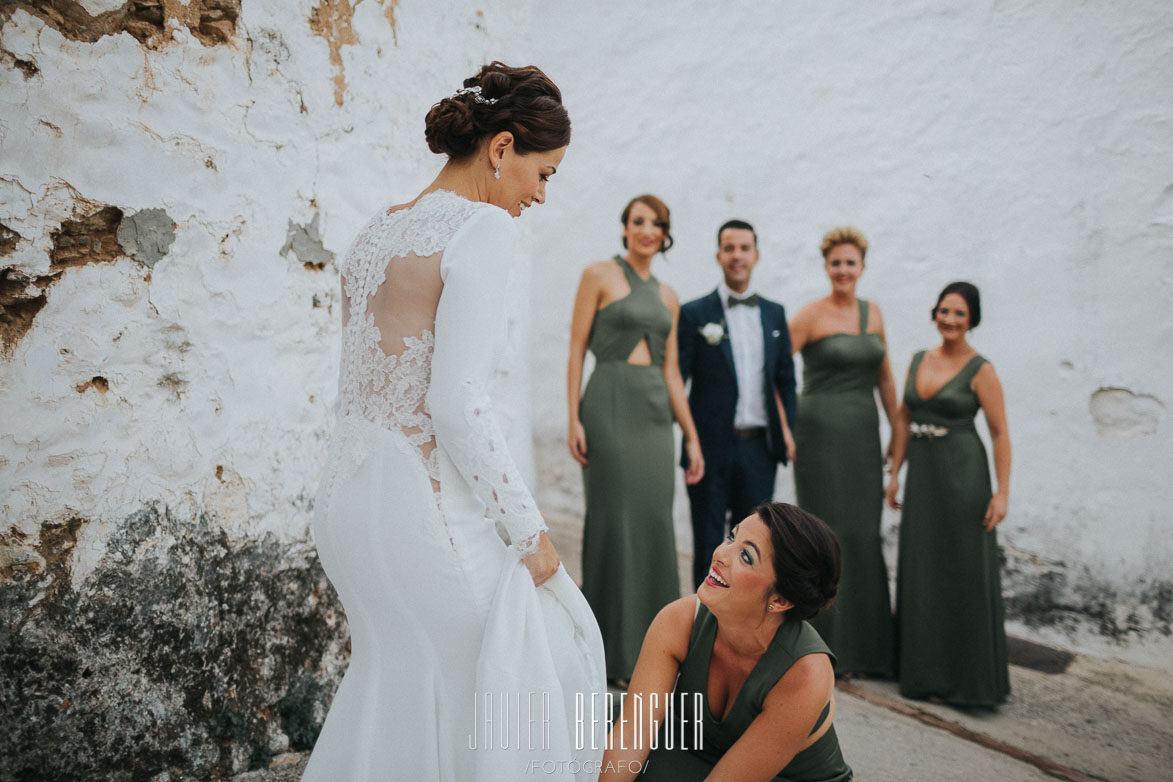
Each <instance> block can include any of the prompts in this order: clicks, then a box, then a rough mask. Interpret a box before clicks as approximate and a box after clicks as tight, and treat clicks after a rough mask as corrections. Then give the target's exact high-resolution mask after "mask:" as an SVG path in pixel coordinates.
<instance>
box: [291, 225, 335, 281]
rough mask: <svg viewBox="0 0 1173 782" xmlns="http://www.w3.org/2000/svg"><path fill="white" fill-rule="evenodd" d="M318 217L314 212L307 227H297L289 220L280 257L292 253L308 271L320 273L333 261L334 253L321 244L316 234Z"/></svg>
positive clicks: (318, 235) (319, 237)
mask: <svg viewBox="0 0 1173 782" xmlns="http://www.w3.org/2000/svg"><path fill="white" fill-rule="evenodd" d="M318 217H319V215H318V214H317V213H316V212H315V213H314V219H313V220H311V221H310V223H309V225H298V224H296V223H294V222H293V221H292V220H290V221H289V230H288V232H287V233H286V234H285V244H284V245H283V246H282V247H281V254H282V255H288V254H289V253H291V252H292V253H293V254H294V255H295V256H297V259H298V260H299V261H301V262H302V264H303V265H304V266H305V268H306V269H308V270H310V271H321V270H322V269H324V268H326V264H328V263H331V262H333V260H334V253H332V252H330V251H329V250H327V249H326V248H325V246H324V245H323V244H322V237H321V235H320V234H319V233H318Z"/></svg>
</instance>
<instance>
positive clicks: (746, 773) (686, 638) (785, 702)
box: [600, 502, 852, 782]
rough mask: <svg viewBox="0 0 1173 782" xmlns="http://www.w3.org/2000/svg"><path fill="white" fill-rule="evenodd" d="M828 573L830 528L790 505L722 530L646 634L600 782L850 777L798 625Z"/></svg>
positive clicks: (821, 681)
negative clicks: (706, 564) (701, 576)
mask: <svg viewBox="0 0 1173 782" xmlns="http://www.w3.org/2000/svg"><path fill="white" fill-rule="evenodd" d="M839 566H840V563H839V544H838V543H837V542H836V540H835V536H834V534H833V533H832V532H831V530H830V529H829V528H828V527H827V525H826V524H824V523H823V522H821V521H819V520H818V519H817V518H815V517H814V516H812V515H810V514H809V513H806V512H805V511H803V510H801V509H799V508H796V507H795V506H793V505H787V504H785V503H780V502H774V503H769V504H766V505H762V506H760V507H758V508H757V509H756V510H755V511H754V512H753V513H752V514H750V515H749V516H747V517H746V518H745V519H743V520H742V521H741V523H739V524H737V525H735V526H734V527H733V529H732V530H731V531H730V534H729V537H728V538H727V539H726V541H725V542H724V543H723V544H721V545H720V546H719V547H718V548H717V550H716V551H715V552H714V553H713V561H712V566H711V568H710V570H709V575H708V576H707V577H706V578H705V580H704V582H702V583H701V586H700V589H698V590H697V593H696V595H690V596H689V597H685V598H681V599H680V600H677V601H675V602H674V603H672V604H671V605H669V606H667V607H666V608H665V609H664V610H663V611H661V612H660V613H659V615H658V616H657V617H656V620H655V621H654V622H653V623H652V627H651V629H650V630H648V635H647V638H646V639H645V641H644V645H643V649H642V650H641V651H640V657H639V663H638V664H637V665H636V667H635V674H634V676H633V677H632V680H631V688H630V689H629V690H628V695H627V698H626V699H625V701H624V704H623V712H622V715H621V716H620V720H619V722H618V723H616V725H615V727H614V728H613V729H612V731H611V736H610V740H609V742H608V748H607V752H606V754H605V755H604V764H603V768H604V772H603V775H602V776H601V777H600V781H601V782H602V780H607V781H608V782H612V781H615V780H630V779H634V778H635V776H636V774H637V773H639V772H640V771H641V770H642V771H643V777H641V779H645V780H658V781H660V782H693V781H694V780H695V781H697V782H699V780H711V781H713V782H716V781H718V780H720V781H721V782H732V781H734V780H737V781H742V782H748V780H759V781H760V780H769V779H784V780H789V782H846V780H849V779H851V777H852V772H851V769H850V768H849V767H848V765H847V764H846V763H845V762H844V760H843V755H842V754H841V753H840V751H839V740H838V738H837V737H836V735H835V728H834V727H833V724H832V723H833V722H834V719H835V675H834V671H833V670H832V655H831V653H830V650H828V649H827V646H826V644H824V643H823V641H822V639H821V638H819V634H818V633H817V632H815V630H814V628H812V627H811V626H810V624H809V623H808V622H807V621H805V620H807V619H809V618H810V617H812V616H814V615H815V614H816V613H818V611H819V610H820V609H822V608H823V607H825V606H826V605H828V603H830V602H831V601H832V600H834V598H835V594H836V592H837V590H838V582H839ZM678 674H679V678H678V677H677V675H678ZM669 700H671V702H672V703H673V707H674V709H675V712H674V713H671V712H669V711H668V709H667V703H668V701H669ZM667 716H672V721H671V722H666V721H665V718H666V717H667ZM698 726H699V731H700V734H701V735H700V736H699V737H698V738H699V741H697V740H694V728H697V727H698ZM657 734H658V736H659V740H658V741H657V742H656V743H657V749H655V750H650V747H651V745H652V740H653V738H655V737H656V735H657ZM669 746H671V747H673V748H671V749H669Z"/></svg>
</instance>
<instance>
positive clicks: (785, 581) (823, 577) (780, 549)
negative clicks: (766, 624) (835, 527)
mask: <svg viewBox="0 0 1173 782" xmlns="http://www.w3.org/2000/svg"><path fill="white" fill-rule="evenodd" d="M754 513H756V514H757V515H758V518H760V519H761V520H762V521H763V522H765V524H766V526H767V527H769V529H770V543H771V545H772V546H773V547H774V562H773V564H774V578H775V579H776V580H775V582H774V590H775V591H776V592H777V593H778V594H779V595H781V596H782V597H784V598H786V599H787V600H789V601H790V602H791V603H792V604H793V606H794V607H793V608H791V609H790V611H788V612H787V615H786V618H787V620H802V619H810V618H811V617H812V616H814V615H815V614H817V613H818V612H819V611H821V610H822V609H824V608H830V607H831V605H832V604H833V603H834V602H835V596H836V595H837V594H838V593H839V573H840V569H841V567H842V564H841V555H840V552H839V541H838V539H837V538H836V537H835V533H834V532H832V531H831V528H830V527H828V526H827V525H826V524H824V523H823V522H822V521H821V520H820V519H818V518H817V517H815V516H812V515H811V514H810V513H807V512H806V511H804V510H803V509H802V508H799V507H796V506H794V505H788V504H786V503H784V502H767V503H766V504H764V505H759V506H758V507H757V508H754Z"/></svg>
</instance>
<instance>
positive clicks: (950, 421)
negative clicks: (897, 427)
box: [896, 351, 1010, 706]
mask: <svg viewBox="0 0 1173 782" xmlns="http://www.w3.org/2000/svg"><path fill="white" fill-rule="evenodd" d="M923 358H924V351H921V352H920V353H917V354H916V355H915V356H913V359H912V366H911V367H910V368H909V371H908V385H907V387H906V388H905V389H904V402H905V404H907V405H908V409H909V413H910V416H911V421H912V427H911V428H912V429H913V433H911V434H910V436H909V441H908V450H907V454H906V457H905V458H906V461H907V463H908V474H907V477H906V478H905V481H904V510H903V513H902V515H901V521H900V557H899V562H898V564H897V577H896V622H897V627H898V648H899V658H898V663H899V674H900V692H901V694H903V695H905V696H907V697H910V698H929V697H937V698H941V699H942V700H944V701H946V702H949V703H954V704H957V705H963V706H996V705H998V704H1000V703H1004V702H1005V700H1006V696H1007V695H1009V694H1010V673H1009V667H1008V662H1007V656H1006V630H1005V628H1004V626H1003V608H1002V582H1001V574H1000V572H999V557H998V537H997V533H996V532H986V530H985V529H984V528H983V527H982V519H983V518H984V517H985V514H986V508H987V506H988V505H989V502H990V497H991V496H992V492H991V489H990V468H989V463H988V462H987V460H986V449H985V447H984V446H983V445H982V441H981V439H980V438H979V437H978V433H977V429H976V428H975V427H974V416H976V415H977V411H978V409H979V408H980V407H981V405H980V404H979V403H978V398H977V394H975V393H974V392H973V389H971V388H970V383H972V382H973V378H974V375H976V374H977V371H978V370H979V369H981V366H982V364H983V363H985V359H984V358H982V357H981V356H974V357H973V359H971V360H970V362H969V363H968V364H966V366H965V367H964V368H963V369H962V370H961V371H960V372H958V373H957V374H956V375H954V376H953V378H951V379H950V380H949V382H948V383H946V384H945V385H944V386H943V387H942V388H941V390H939V391H937V392H936V393H935V394H933V395H932V396H931V397H929V398H928V399H921V397H920V394H918V393H917V390H916V373H917V370H919V369H920V364H921V360H922V359H923Z"/></svg>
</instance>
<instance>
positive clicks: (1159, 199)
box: [532, 0, 1173, 667]
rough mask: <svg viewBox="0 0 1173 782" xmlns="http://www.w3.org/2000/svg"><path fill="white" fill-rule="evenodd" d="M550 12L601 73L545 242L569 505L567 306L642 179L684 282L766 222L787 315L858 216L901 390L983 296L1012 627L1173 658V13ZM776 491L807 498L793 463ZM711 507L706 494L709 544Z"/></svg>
mask: <svg viewBox="0 0 1173 782" xmlns="http://www.w3.org/2000/svg"><path fill="white" fill-rule="evenodd" d="M532 28H533V30H534V40H535V47H537V48H536V49H535V51H536V54H537V58H538V60H539V61H541V62H551V63H563V62H567V61H575V62H580V63H582V64H583V67H580V68H575V69H570V70H567V71H565V72H564V74H563V76H564V78H563V79H562V80H561V82H560V85H561V86H562V87H563V88H564V90H565V92H566V98H567V101H568V104H569V105H570V107H571V110H572V115H573V117H574V121H575V140H574V142H573V143H572V144H571V147H570V150H569V152H568V154H567V155H566V159H565V160H564V161H563V165H562V166H561V168H560V169H559V172H558V175H557V177H555V179H554V180H553V181H552V183H551V185H550V193H551V195H550V200H549V203H548V204H547V206H546V207H544V209H543V211H544V214H541V215H540V217H541V222H540V233H539V235H538V237H537V242H536V245H535V267H534V268H535V283H536V284H535V288H536V289H537V290H539V291H540V296H539V297H538V298H537V299H536V300H535V310H534V318H535V322H538V323H548V324H551V328H549V329H548V330H546V331H542V332H538V331H535V345H534V356H535V369H534V376H535V378H537V382H536V383H535V394H534V398H535V400H537V406H536V408H535V411H534V420H535V421H536V422H537V427H536V432H535V435H536V442H537V457H538V461H539V463H540V464H542V465H543V467H544V472H543V479H544V480H543V483H542V490H543V494H542V496H541V498H540V499H541V501H542V502H543V504H544V506H545V507H549V508H557V509H560V510H562V511H564V512H567V513H572V514H576V515H577V514H581V511H582V499H581V479H580V476H579V474H578V470H577V468H576V465H575V464H574V463H573V462H572V461H571V460H570V457H569V455H568V454H567V453H566V448H565V427H566V424H565V420H566V412H565V402H564V401H563V399H564V396H563V383H564V381H563V378H564V377H565V361H566V341H567V337H568V330H569V320H570V309H571V303H572V301H573V295H574V289H575V286H576V285H577V283H578V277H579V274H580V272H581V269H582V267H583V266H584V265H585V264H586V263H587V262H589V261H592V260H597V259H599V258H607V257H609V256H611V255H612V254H614V253H616V252H620V251H621V245H620V242H619V238H620V237H619V230H620V226H619V223H618V216H619V211H620V209H621V208H622V207H623V205H624V204H625V203H626V202H627V200H628V199H629V198H631V197H632V196H634V195H636V194H638V193H643V192H653V193H656V194H658V195H659V196H661V197H662V198H664V199H665V201H666V202H667V204H668V205H669V206H670V207H671V209H672V229H673V234H674V236H675V237H676V245H675V247H673V248H672V250H671V251H670V252H669V253H668V254H667V256H666V258H665V259H664V260H661V261H657V265H656V267H655V269H654V271H655V273H656V274H657V275H659V276H660V278H661V279H662V280H664V281H666V282H668V283H669V284H671V285H673V286H674V287H675V289H676V291H677V292H678V293H679V294H680V297H681V299H682V300H688V299H691V298H694V297H697V296H700V295H703V294H705V293H707V292H709V291H711V290H712V289H713V288H714V287H715V286H716V284H717V282H718V281H719V279H720V273H719V269H718V267H717V265H716V263H715V262H714V260H713V254H714V253H715V251H716V237H715V235H714V234H715V231H716V229H717V227H718V226H719V225H720V224H721V223H722V222H724V221H725V220H726V219H728V218H730V217H742V218H744V219H748V220H749V221H751V222H752V223H754V224H755V225H756V226H757V228H758V233H759V236H760V241H761V251H762V261H761V263H760V264H759V265H758V267H757V270H756V272H755V282H756V283H757V284H758V285H759V286H760V291H761V292H762V293H763V294H764V295H767V296H770V297H772V298H775V299H777V300H779V301H781V302H782V303H783V304H784V305H785V306H786V308H787V311H788V312H789V313H793V312H796V311H797V310H798V308H799V307H801V306H802V305H803V304H805V303H806V302H808V301H810V300H812V299H814V298H817V297H819V296H822V295H825V294H826V292H827V289H828V284H827V282H826V277H825V275H824V274H823V270H822V258H821V257H820V255H819V251H818V245H819V240H820V238H821V237H822V235H823V233H824V232H825V231H826V230H827V229H828V228H830V227H832V226H835V225H841V224H853V225H856V226H858V227H859V228H861V229H862V230H863V231H864V232H865V233H866V234H867V235H868V237H869V239H870V240H871V249H870V250H869V253H868V264H867V270H866V272H865V274H864V276H863V278H862V280H861V282H860V286H859V290H860V294H861V295H862V296H864V297H865V298H870V299H873V300H875V301H876V302H877V303H878V304H879V305H880V306H881V307H882V309H883V312H884V318H885V322H886V324H887V335H888V344H889V346H890V351H891V359H892V365H893V370H894V372H895V373H896V375H897V378H898V386H899V388H900V390H902V389H903V381H904V375H905V372H906V371H907V367H908V363H909V360H910V358H911V356H912V354H913V352H915V351H916V350H919V349H922V348H927V347H931V346H932V345H934V344H936V343H937V342H938V341H939V338H938V336H937V334H936V332H935V330H934V329H933V327H932V324H931V323H930V321H929V318H928V312H929V309H930V308H931V306H932V304H933V302H934V301H935V297H936V294H937V292H938V291H940V289H941V288H942V287H943V286H944V285H945V284H946V283H948V282H950V281H952V280H956V279H968V280H971V281H973V282H974V283H976V284H977V285H978V286H979V287H980V288H981V291H982V294H983V310H984V314H983V323H982V325H981V327H980V328H979V329H977V331H976V332H975V333H974V335H973V343H974V344H975V346H976V347H977V348H978V349H979V350H980V351H982V352H983V353H984V354H985V355H986V356H988V357H989V359H990V360H991V361H992V362H993V364H994V366H995V367H996V369H997V371H998V373H999V376H1000V377H1001V379H1002V382H1003V385H1004V387H1005V390H1006V397H1007V407H1008V414H1009V420H1010V431H1011V437H1012V440H1013V445H1014V472H1013V480H1012V485H1011V500H1010V512H1011V515H1010V516H1009V517H1008V519H1007V520H1006V522H1005V524H1004V525H1003V526H1002V528H1001V529H1000V533H999V534H1000V539H1001V541H1002V542H1003V543H1004V544H1005V553H1006V557H1007V567H1006V571H1005V573H1006V579H1005V581H1006V584H1005V586H1006V592H1007V596H1008V610H1009V612H1010V616H1011V624H1012V629H1013V630H1014V631H1015V632H1019V633H1021V634H1024V635H1026V636H1027V637H1032V638H1036V639H1038V640H1042V641H1047V642H1051V643H1055V644H1058V645H1061V646H1066V647H1069V648H1073V649H1076V650H1079V651H1083V652H1091V653H1095V654H1106V655H1113V656H1122V657H1126V658H1128V659H1131V660H1136V661H1139V662H1143V663H1146V664H1149V665H1156V666H1160V667H1168V666H1169V665H1170V663H1171V661H1173V636H1171V621H1173V580H1171V578H1170V573H1171V572H1173V537H1171V536H1170V535H1169V534H1168V530H1169V529H1170V524H1171V523H1173V515H1171V512H1170V510H1169V509H1170V508H1171V507H1173V483H1171V482H1170V481H1169V479H1168V476H1169V475H1170V474H1173V421H1171V420H1170V405H1173V365H1171V363H1170V361H1169V360H1168V357H1169V355H1170V352H1169V347H1168V346H1169V344H1170V338H1171V337H1173V309H1171V308H1170V306H1169V303H1170V301H1173V175H1171V174H1170V172H1173V147H1170V145H1169V144H1168V139H1169V138H1170V131H1171V130H1173V20H1171V18H1170V16H1169V14H1168V7H1167V5H1166V4H1164V3H1161V2H1156V1H1154V0H1150V1H1148V2H1138V3H1129V4H1127V5H1126V6H1121V5H1116V6H1111V7H1109V6H1104V5H1100V4H1095V3H1076V4H1071V3H1064V2H1059V0H1044V1H1043V2H1026V0H998V1H995V0H991V1H990V2H984V3H976V4H974V3H968V4H967V3H960V2H949V3H944V4H942V3H938V2H928V1H927V0H919V1H917V2H905V3H900V4H898V6H897V5H893V4H872V5H861V4H859V3H851V2H846V1H845V0H834V1H832V2H823V3H813V2H800V3H785V4H762V3H752V2H731V3H707V4H706V3H689V4H687V11H686V12H683V11H682V12H675V11H674V12H667V11H665V10H664V9H663V8H662V7H656V4H651V5H649V6H645V7H641V9H639V10H635V9H632V8H631V7H629V6H627V5H626V4H621V3H618V2H602V3H592V4H587V5H582V4H579V5H575V6H573V7H567V6H564V5H554V4H547V5H543V6H541V7H537V8H535V11H534V19H533V22H532ZM570 30H574V31H582V30H589V32H588V33H585V35H586V36H587V38H586V39H585V40H584V39H583V38H581V37H580V36H574V35H567V34H566V31H570ZM588 63H589V64H588ZM979 428H981V429H982V430H983V431H984V425H983V424H981V423H980V422H979ZM885 437H886V435H885ZM799 458H801V455H800V456H799ZM778 496H779V498H791V499H792V498H793V496H794V495H793V479H792V477H791V475H790V472H789V471H788V470H784V471H780V472H779V478H778ZM687 507H688V506H687V498H686V497H685V495H684V493H683V491H682V490H681V491H679V492H678V495H677V502H676V508H675V512H676V519H677V538H678V544H679V545H680V546H681V547H685V548H687V547H690V531H689V526H688V522H687ZM897 521H898V516H897V514H894V513H887V515H886V516H885V532H886V537H887V539H888V540H889V543H890V546H889V554H890V555H891V556H892V559H891V562H892V564H893V565H894V564H895V559H894V554H895V551H894V543H895V525H896V523H897Z"/></svg>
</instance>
